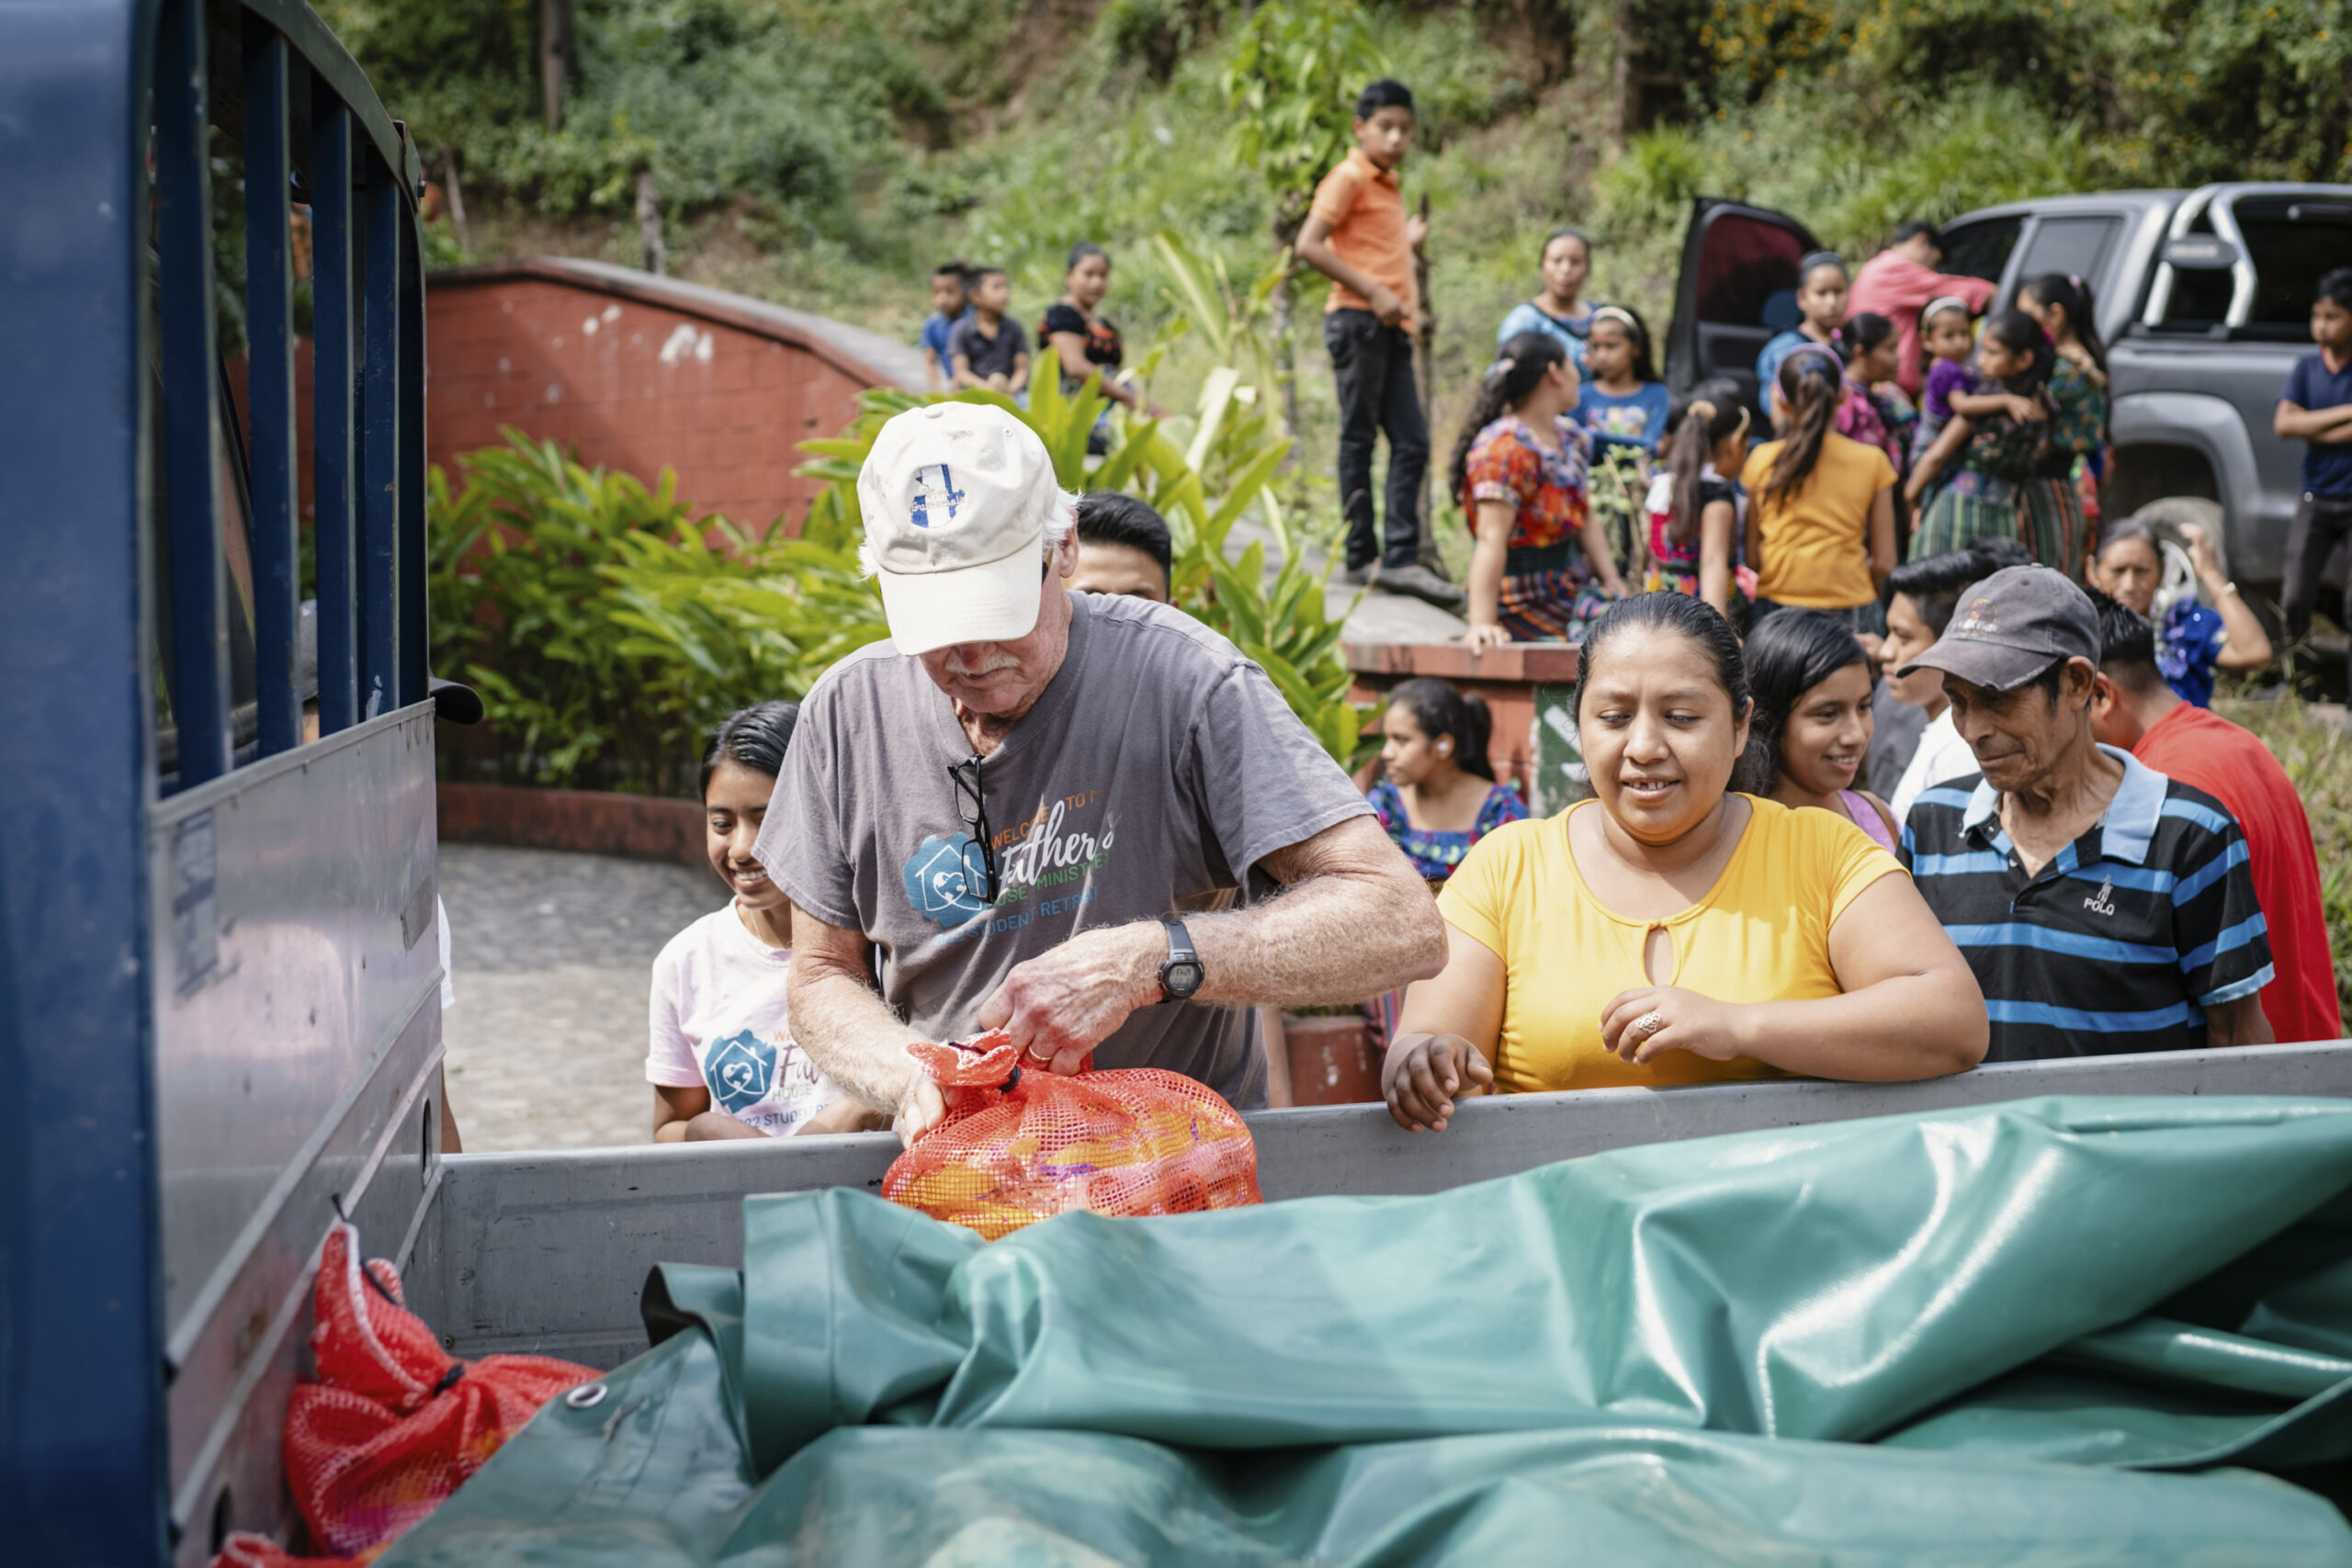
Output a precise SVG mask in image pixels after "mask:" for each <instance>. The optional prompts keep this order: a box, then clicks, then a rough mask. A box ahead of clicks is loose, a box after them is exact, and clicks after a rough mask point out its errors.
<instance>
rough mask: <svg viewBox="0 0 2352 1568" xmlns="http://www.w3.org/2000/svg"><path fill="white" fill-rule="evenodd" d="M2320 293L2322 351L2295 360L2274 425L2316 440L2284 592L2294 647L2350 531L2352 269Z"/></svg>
mask: <svg viewBox="0 0 2352 1568" xmlns="http://www.w3.org/2000/svg"><path fill="white" fill-rule="evenodd" d="M2316 293H2317V295H2318V298H2316V299H2313V300H2312V342H2313V343H2315V344H2319V352H2318V353H2316V354H2307V355H2303V356H2302V357H2301V359H2298V360H2297V361H2295V368H2294V370H2293V372H2292V373H2291V374H2290V375H2289V376H2288V378H2287V389H2286V390H2285V391H2283V392H2280V393H2279V394H2278V413H2277V414H2276V415H2274V416H2273V417H2272V419H2271V422H2270V427H2271V428H2272V429H2273V430H2275V431H2277V432H2278V434H2279V436H2280V438H2281V439H2283V440H2288V441H2304V442H2309V443H2310V446H2308V447H2306V448H2305V450H2304V452H2303V499H2302V503H2301V505H2299V506H2297V507H2296V508H2295V520H2294V522H2293V523H2292V524H2290V525H2288V529H2287V564H2286V570H2285V573H2284V576H2285V579H2286V581H2284V582H2283V583H2281V584H2280V592H2279V598H2280V600H2281V603H2280V604H2279V610H2280V612H2281V616H2282V619H2283V620H2284V622H2285V626H2286V631H2287V640H2288V641H2289V642H2290V643H2296V644H2300V643H2301V641H2302V640H2303V638H2304V637H2305V636H2306V635H2308V634H2309V633H2310V631H2311V629H2312V605H2314V604H2318V603H2319V586H2320V584H2319V574H2320V573H2321V572H2322V571H2324V570H2326V568H2327V558H2328V557H2329V556H2331V555H2334V554H2335V546H2336V542H2337V541H2338V540H2340V539H2342V538H2343V537H2344V536H2345V535H2346V534H2347V533H2352V266H2339V267H2337V268H2335V270H2333V271H2331V272H2328V273H2324V274H2323V275H2322V276H2321V277H2320V280H2319V288H2318V289H2317V290H2316ZM2341 624H2342V625H2343V626H2345V627H2346V629H2347V630H2352V574H2347V576H2346V582H2345V589H2344V604H2343V605H2342V609H2341Z"/></svg>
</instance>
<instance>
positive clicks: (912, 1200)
mask: <svg viewBox="0 0 2352 1568" xmlns="http://www.w3.org/2000/svg"><path fill="white" fill-rule="evenodd" d="M907 1054H908V1055H910V1056H912V1057H913V1058H914V1060H915V1065H916V1066H918V1067H920V1068H921V1069H922V1072H923V1073H924V1075H925V1076H926V1077H929V1078H930V1079H931V1080H932V1081H933V1083H936V1084H938V1085H940V1086H941V1088H943V1089H945V1090H947V1100H948V1111H947V1119H946V1120H945V1121H944V1122H940V1123H939V1125H937V1126H935V1127H933V1128H932V1129H931V1131H929V1132H928V1133H925V1134H922V1136H920V1137H918V1138H917V1139H916V1140H915V1141H914V1144H913V1146H911V1147H910V1148H909V1149H908V1150H907V1151H906V1152H905V1153H904V1154H902V1155H900V1156H899V1157H898V1159H897V1160H895V1161H894V1162H892V1164H891V1166H890V1169H889V1172H888V1175H886V1176H884V1177H883V1178H882V1195H883V1196H884V1197H886V1198H888V1199H889V1200H890V1201H892V1202H894V1203H904V1204H905V1205H907V1207H909V1208H910V1209H921V1210H922V1212H923V1213H926V1214H929V1215H931V1216H932V1217H933V1219H939V1220H949V1221H952V1222H954V1223H955V1224H959V1225H969V1226H970V1227H971V1228H972V1229H974V1230H976V1231H978V1232H979V1233H980V1234H981V1235H984V1236H986V1237H988V1238H989V1240H990V1241H994V1240H996V1239H997V1238H998V1237H999V1236H1001V1235H1007V1234H1009V1233H1011V1232H1012V1231H1016V1230H1019V1229H1020V1228H1021V1227H1022V1226H1023V1225H1025V1224H1034V1223H1035V1222H1036V1221H1038V1220H1042V1219H1046V1218H1048V1217H1049V1216H1051V1215H1054V1214H1058V1213H1061V1212H1062V1211H1063V1210H1065V1209H1091V1210H1092V1211H1094V1213H1098V1214H1187V1213H1196V1212H1198V1211H1200V1210H1203V1209H1238V1208H1241V1207H1244V1206H1245V1205H1248V1204H1251V1203H1262V1202H1264V1201H1265V1198H1264V1197H1263V1196H1262V1195H1261V1193H1260V1192H1259V1190H1258V1146H1257V1145H1256V1144H1254V1143H1252V1142H1251V1141H1250V1128H1249V1126H1248V1125H1247V1124H1246V1123H1245V1122H1243V1121H1242V1120H1241V1117H1240V1115H1239V1114H1238V1112H1236V1111H1235V1110H1234V1109H1233V1107H1232V1106H1230V1105H1227V1103H1226V1102H1225V1100H1223V1099H1222V1098H1221V1097H1219V1096H1218V1094H1217V1093H1216V1090H1214V1089H1209V1088H1206V1087H1205V1086H1204V1085H1202V1084H1198V1083H1195V1082H1193V1080H1192V1079H1191V1078H1188V1077H1182V1075H1180V1074H1176V1073H1164V1072H1160V1071H1159V1070H1158V1069H1157V1068H1152V1067H1119V1068H1114V1069H1111V1070H1109V1071H1106V1072H1100V1073H1098V1072H1093V1071H1091V1070H1086V1069H1081V1070H1080V1072H1079V1073H1078V1075H1077V1076H1076V1077H1062V1076H1058V1075H1056V1074H1053V1073H1046V1072H1022V1071H1021V1070H1019V1062H1018V1060H1017V1055H1018V1054H1017V1052H1016V1050H1015V1048H1014V1046H1013V1044H1012V1041H1010V1040H1008V1039H1007V1038H1005V1036H1004V1033H1003V1032H1002V1031H1001V1030H991V1031H989V1032H988V1033H986V1034H983V1035H981V1036H980V1037H979V1038H978V1039H977V1040H975V1041H972V1042H971V1043H968V1044H950V1045H929V1044H924V1045H910V1046H908V1047H907ZM1090 1060H1091V1058H1090Z"/></svg>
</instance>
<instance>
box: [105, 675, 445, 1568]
mask: <svg viewBox="0 0 2352 1568" xmlns="http://www.w3.org/2000/svg"><path fill="white" fill-rule="evenodd" d="M149 824H150V826H149V834H150V853H151V856H152V862H153V867H154V870H153V876H152V880H151V886H150V893H151V898H152V902H153V914H152V917H151V918H152V919H153V930H154V931H155V932H156V939H155V942H154V944H153V955H154V976H153V983H154V991H153V996H154V1009H155V1103H156V1105H157V1106H158V1107H159V1111H158V1114H157V1122H158V1125H157V1133H156V1164H157V1167H158V1175H159V1184H160V1188H161V1191H162V1197H163V1213H164V1234H163V1261H164V1310H165V1313H166V1319H165V1321H166V1323H167V1325H168V1328H169V1337H168V1339H167V1340H166V1353H167V1356H168V1358H169V1372H170V1378H171V1382H170V1394H169V1398H170V1408H169V1432H170V1452H171V1474H170V1483H171V1510H172V1514H171V1517H172V1522H173V1524H174V1526H175V1528H176V1529H177V1530H178V1531H179V1535H178V1540H177V1545H176V1547H175V1551H174V1561H175V1562H178V1563H182V1564H189V1565H193V1564H198V1563H201V1562H205V1561H207V1560H208V1559H209V1556H210V1550H209V1548H210V1540H211V1534H212V1532H211V1529H209V1525H210V1524H211V1523H212V1522H214V1521H218V1522H220V1523H221V1524H223V1525H225V1526H229V1527H232V1528H236V1529H258V1530H265V1531H267V1530H283V1529H286V1528H287V1527H288V1525H289V1524H290V1523H292V1522H293V1521H292V1520H291V1518H290V1516H288V1515H287V1514H286V1513H284V1512H283V1504H284V1499H285V1488H284V1485H283V1483H281V1481H280V1479H279V1473H278V1438H279V1431H280V1429H281V1427H283V1425H284V1415H285V1409H286V1401H287V1397H288V1393H290V1392H291V1390H292V1388H293V1386H294V1383H295V1382H296V1381H297V1379H298V1378H300V1377H301V1376H303V1375H305V1374H306V1373H307V1372H308V1371H309V1370H310V1369H309V1366H308V1354H309V1351H308V1346H307V1344H306V1335H307V1332H308V1329H309V1327H310V1308H311V1280H312V1279H313V1277H314V1275H315V1272H316V1259H317V1256H318V1247H319V1243H320V1240H321V1236H322V1229H323V1225H324V1224H325V1220H326V1216H328V1215H329V1214H330V1213H333V1205H334V1204H337V1203H339V1204H341V1205H342V1207H343V1209H344V1210H345V1213H348V1214H350V1216H351V1218H352V1220H353V1221H354V1222H355V1223H356V1224H358V1225H359V1226H360V1228H361V1234H362V1235H364V1236H365V1237H367V1238H368V1241H369V1242H370V1243H371V1244H372V1245H373V1246H374V1247H375V1248H376V1249H377V1250H379V1251H380V1252H382V1253H384V1254H386V1255H388V1256H391V1257H395V1258H397V1257H400V1256H401V1254H402V1253H404V1252H406V1251H407V1250H408V1249H409V1247H410V1246H411V1245H412V1243H411V1238H412V1237H415V1236H417V1235H420V1230H419V1227H420V1226H421V1225H423V1224H424V1221H425V1220H426V1219H427V1218H428V1216H433V1215H435V1213H436V1211H435V1210H434V1209H433V1208H432V1207H431V1206H430V1204H429V1201H428V1200H429V1198H430V1195H431V1193H432V1190H433V1185H434V1183H435V1180H437V1179H438V1176H439V1171H440V1159H439V1150H438V1147H437V1143H438V1139H437V1123H438V1118H439V1112H440V1063H441V1004H440V994H439V984H440V976H441V962H440V954H439V952H438V943H437V942H436V941H435V935H434V919H435V909H434V892H433V889H434V872H435V834H434V793H433V710H432V708H431V707H430V706H429V705H425V704H421V703H420V704H418V705H415V706H413V707H411V708H407V709H403V710H401V711H400V712H397V713H392V714H388V715H385V716H382V717H379V718H376V719H372V720H369V721H368V722H367V723H365V724H362V725H359V726H356V727H355V728H351V729H348V730H345V732H343V733H342V734H340V735H336V736H334V737H331V738H330V739H326V740H323V741H321V742H319V743H318V744H316V745H311V746H306V747H304V748H302V749H301V750H297V751H288V752H286V753H284V754H282V755H280V756H277V757H274V758H271V759H268V760H267V761H260V762H256V763H254V764H252V765H251V766H248V767H243V768H240V769H238V770H237V771H236V772H234V773H229V774H227V775H225V776H223V777H221V778H219V779H216V780H213V781H212V782H211V783H209V784H201V785H198V786H197V787H196V788H194V789H190V790H187V791H186V792H185V793H183V794H180V795H174V796H172V797H171V798H170V799H168V800H166V801H164V802H163V803H162V804H161V805H160V806H158V807H156V808H155V809H154V811H153V815H152V816H151V818H150V819H149Z"/></svg>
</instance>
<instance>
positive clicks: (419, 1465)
mask: <svg viewBox="0 0 2352 1568" xmlns="http://www.w3.org/2000/svg"><path fill="white" fill-rule="evenodd" d="M312 1313H313V1315H314V1317H315V1319H316V1326H314V1327H313V1328H312V1329H311V1356H312V1357H313V1358H314V1359H316V1360H317V1362H318V1367H319V1381H318V1382H310V1383H303V1384H301V1385H300V1386H298V1387H297V1388H296V1389H295V1390H294V1395H293V1398H292V1399H291V1400H290V1401H289V1402H288V1405H287V1409H286V1446H285V1458H286V1483H287V1485H288V1488H289V1489H290V1490H291V1491H292V1492H293V1494H294V1502H295V1506H297V1507H299V1508H300V1509H301V1511H302V1518H303V1520H304V1522H305V1523H307V1524H308V1525H309V1526H310V1527H311V1546H312V1548H313V1549H314V1550H316V1551H320V1552H322V1553H324V1554H326V1555H327V1556H328V1557H329V1558H343V1559H356V1560H358V1561H361V1562H365V1561H367V1560H368V1559H369V1558H371V1557H373V1556H375V1555H376V1553H378V1552H379V1551H382V1550H383V1549H384V1548H385V1547H386V1546H388V1545H390V1543H391V1542H392V1541H393V1540H397V1539H398V1538H399V1537H400V1535H401V1532H403V1531H404V1530H406V1529H408V1528H409V1527H410V1526H412V1525H413V1524H415V1523H416V1522H417V1521H418V1520H419V1519H422V1518H423V1517H424V1516H425V1515H427V1514H429V1513H431V1512H432V1511H433V1510H434V1509H435V1507H437V1506H440V1503H441V1500H442V1499H443V1498H444V1497H447V1495H449V1494H450V1493H452V1492H455V1491H456V1490H457V1489H458V1487H459V1486H460V1485H462V1484H464V1483H465V1481H466V1479H467V1478H468V1477H469V1476H470V1475H472V1474H473V1472H475V1471H477V1470H480V1469H481V1467H482V1463H483V1461H486V1460H488V1459H489V1458H490V1456H491V1455H492V1454H493V1453H495V1452H497V1451H498V1447H499V1445H500V1444H502V1443H503V1442H504V1441H505V1440H506V1439H507V1438H510V1437H512V1436H514V1435H515V1433H516V1432H517V1431H519V1430H521V1429H522V1427H523V1425H524V1424H525V1423H526V1422H527V1421H529V1420H530V1418H531V1417H532V1416H536V1415H537V1414H538V1412H539V1406H541V1405H543V1404H546V1403H547V1402H548V1400H549V1399H551V1398H553V1397H554V1396H555V1395H557V1394H559V1393H562V1392H563V1391H564V1390H565V1389H568V1388H571V1387H573V1386H575V1385H577V1384H580V1383H583V1382H590V1381H592V1380H593V1379H594V1378H595V1376H596V1375H597V1374H596V1372H595V1370H594V1368H590V1367H582V1366H576V1365H574V1364H573V1363H571V1362H570V1361H558V1360H554V1359H549V1358H548V1357H545V1356H485V1357H483V1358H482V1359H481V1360H479V1361H461V1360H459V1359H457V1358H456V1357H454V1356H452V1355H450V1354H449V1353H448V1352H447V1351H446V1350H444V1349H442V1348H441V1341H440V1339H439V1337H437V1336H435V1334H434V1332H433V1330H432V1329H431V1328H429V1327H427V1326H426V1325H425V1323H424V1320H423V1319H422V1318H420V1317H418V1316H417V1315H416V1314H414V1313H413V1312H411V1311H409V1310H408V1307H407V1306H406V1304H405V1303H403V1302H402V1300H401V1277H400V1273H399V1271H398V1270H397V1269H394V1268H393V1267H392V1266H391V1265H390V1263H387V1262H385V1261H384V1260H383V1259H382V1258H371V1259H369V1260H368V1262H367V1263H366V1264H364V1265H363V1264H362V1263H361V1262H360V1260H359V1233H358V1231H357V1230H356V1229H354V1228H353V1227H352V1226H351V1225H349V1224H341V1223H338V1224H336V1225H335V1227H334V1229H333V1230H331V1231H329V1232H328V1233H327V1242H326V1250H325V1253H324V1255H323V1256H322V1258H321V1259H320V1262H319V1282H318V1288H317V1290H316V1292H314V1293H313V1297H312ZM303 1561H306V1560H304V1559H299V1558H294V1557H291V1556H290V1555H289V1554H287V1553H285V1552H283V1551H279V1550H278V1549H277V1547H276V1546H275V1545H274V1544H273V1543H271V1542H269V1541H267V1540H265V1539H263V1538H261V1537H257V1536H250V1535H239V1536H236V1537H232V1539H231V1540H230V1542H229V1543H228V1545H227V1546H226V1547H224V1549H223V1550H222V1551H221V1553H220V1557H219V1558H217V1559H215V1563H216V1568H220V1565H224V1564H225V1565H228V1568H244V1565H246V1564H272V1565H277V1564H285V1563H291V1562H303Z"/></svg>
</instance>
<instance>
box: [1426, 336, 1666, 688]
mask: <svg viewBox="0 0 2352 1568" xmlns="http://www.w3.org/2000/svg"><path fill="white" fill-rule="evenodd" d="M1576 406H1577V369H1576V367H1575V366H1574V365H1573V364H1571V363H1570V362H1569V359H1568V356H1567V352H1566V350H1565V349H1563V348H1562V347H1561V346H1560V344H1559V340H1558V339H1556V338H1554V337H1552V336H1551V335H1549V334H1548V333H1519V334H1518V335H1516V336H1515V337H1512V338H1510V340H1508V341H1507V342H1506V343H1504V344H1503V352H1502V357H1500V358H1499V359H1498V360H1496V361H1495V363H1494V364H1493V365H1492V366H1490V367H1488V368H1487V377H1486V385H1485V387H1484V388H1483V389H1481V390H1480V392H1479V394H1478V400H1477V401H1476V403H1474V404H1473V405H1471V409H1470V414H1469V417H1468V418H1467V419H1465V420H1464V421H1463V423H1462V434H1461V437H1460V439H1458V440H1457V441H1455V443H1454V445H1453V463H1452V464H1451V466H1450V468H1449V469H1448V477H1449V479H1450V480H1451V482H1452V484H1453V493H1454V494H1455V495H1456V496H1457V497H1459V498H1460V499H1461V502H1462V512H1463V515H1464V517H1465V518H1467V519H1468V520H1469V523H1470V526H1471V528H1472V530H1473V531H1474V532H1475V533H1476V536H1477V546H1476V550H1475V551H1474V553H1473V554H1472V556H1471V558H1470V635H1469V637H1467V638H1466V639H1464V640H1465V641H1466V643H1467V644H1468V646H1469V647H1470V648H1472V649H1487V648H1499V647H1501V646H1502V645H1503V644H1505V643H1508V642H1541V641H1546V640H1549V641H1563V640H1565V641H1567V642H1580V641H1582V640H1583V638H1584V628H1585V627H1586V626H1588V625H1589V624H1590V622H1591V620H1592V618H1593V617H1594V616H1595V615H1599V614H1600V611H1601V610H1602V609H1603V608H1605V607H1606V606H1607V604H1608V603H1609V601H1610V600H1611V599H1622V598H1623V597H1624V596H1625V593H1626V588H1625V580H1624V578H1623V576H1621V575H1620V574H1619V571H1618V568H1617V562H1616V561H1615V560H1614V559H1612V558H1611V556H1610V553H1609V543H1608V539H1607V537H1606V536H1605V535H1604V534H1603V533H1602V531H1601V527H1600V522H1599V520H1598V519H1596V518H1595V517H1594V515H1593V513H1592V503H1591V497H1590V494H1589V489H1588V483H1589V472H1590V463H1591V457H1592V442H1591V436H1590V434H1589V433H1588V432H1587V431H1586V430H1585V429H1584V427H1583V426H1581V425H1579V424H1578V423H1577V422H1576V419H1575V418H1574V416H1573V414H1572V412H1571V411H1572V410H1574V409H1575V408H1576Z"/></svg>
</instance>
